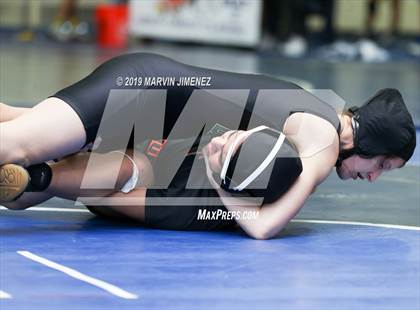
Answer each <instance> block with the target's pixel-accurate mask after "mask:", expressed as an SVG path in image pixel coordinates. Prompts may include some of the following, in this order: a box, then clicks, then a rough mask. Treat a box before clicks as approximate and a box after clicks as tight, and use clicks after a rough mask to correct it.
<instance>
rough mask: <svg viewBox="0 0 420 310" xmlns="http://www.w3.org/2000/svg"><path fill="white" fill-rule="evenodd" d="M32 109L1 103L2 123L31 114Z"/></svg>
mask: <svg viewBox="0 0 420 310" xmlns="http://www.w3.org/2000/svg"><path fill="white" fill-rule="evenodd" d="M30 110H31V108H24V107H12V106H10V105H7V104H5V103H2V102H0V122H8V121H11V120H14V119H15V118H18V117H19V116H21V115H23V114H25V113H27V112H29V111H30Z"/></svg>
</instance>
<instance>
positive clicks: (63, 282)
mask: <svg viewBox="0 0 420 310" xmlns="http://www.w3.org/2000/svg"><path fill="white" fill-rule="evenodd" d="M64 204H65V203H64ZM57 206H59V201H58V205H57ZM50 210H51V211H48V209H47V208H35V209H33V210H32V211H31V210H28V211H23V212H13V211H5V210H2V211H1V212H0V214H1V216H0V229H1V231H0V232H1V257H0V258H1V260H0V266H1V290H2V299H1V300H0V302H1V309H4V310H7V309H68V308H72V309H75V308H77V309H93V308H100V309H131V308H132V309H236V308H238V309H239V308H240V309H305V310H306V309H390V310H391V309H392V310H395V309H413V310H415V309H419V307H420V302H419V300H420V299H419V297H420V280H419V274H420V257H419V256H420V242H419V241H420V232H419V228H415V227H411V228H410V227H405V226H395V227H392V226H386V225H385V226H381V225H379V226H369V225H368V226H361V225H357V223H355V224H354V225H353V224H352V225H343V224H340V223H339V222H336V223H334V222H331V223H326V224H322V223H317V222H315V223H310V222H307V221H302V222H301V221H297V222H294V223H291V224H289V225H288V226H287V228H286V229H285V230H284V231H283V232H282V233H281V235H280V236H279V237H278V238H276V239H273V240H268V241H257V240H252V239H250V238H248V237H246V236H245V235H244V234H243V233H241V232H239V231H229V232H177V231H162V230H152V229H145V228H142V227H139V226H132V225H127V224H119V223H110V222H105V221H102V220H99V219H97V218H94V217H92V216H91V215H90V214H89V213H87V212H85V211H84V210H80V209H64V210H67V211H63V210H59V209H58V210H57V209H50ZM347 224H348V223H347ZM372 225H373V224H372ZM407 228H410V229H407Z"/></svg>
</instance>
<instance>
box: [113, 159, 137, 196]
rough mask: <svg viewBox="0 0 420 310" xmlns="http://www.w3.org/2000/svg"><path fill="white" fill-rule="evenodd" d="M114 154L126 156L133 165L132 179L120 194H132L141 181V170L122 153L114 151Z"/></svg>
mask: <svg viewBox="0 0 420 310" xmlns="http://www.w3.org/2000/svg"><path fill="white" fill-rule="evenodd" d="M112 153H121V154H124V156H125V157H127V158H128V159H129V160H130V161H131V163H132V164H133V173H132V174H131V178H130V179H129V180H128V181H127V182H126V183H125V184H124V186H123V187H122V188H121V189H120V192H123V193H125V194H127V193H129V192H131V191H132V190H133V189H135V188H136V185H137V182H138V180H139V168H138V167H137V165H136V163H135V162H134V160H133V159H132V158H131V157H130V156H128V155H127V154H125V153H124V152H121V151H113V152H112Z"/></svg>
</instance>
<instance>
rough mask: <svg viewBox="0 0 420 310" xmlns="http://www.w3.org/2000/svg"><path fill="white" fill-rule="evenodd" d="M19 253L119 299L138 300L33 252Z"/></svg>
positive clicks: (121, 290) (112, 286) (134, 296)
mask: <svg viewBox="0 0 420 310" xmlns="http://www.w3.org/2000/svg"><path fill="white" fill-rule="evenodd" d="M17 253H18V254H20V255H22V256H24V257H26V258H28V259H30V260H33V261H35V262H38V263H40V264H42V265H45V266H47V267H50V268H52V269H55V270H58V271H61V272H63V273H65V274H67V275H68V276H70V277H72V278H75V279H77V280H80V281H83V282H86V283H89V284H91V285H93V286H96V287H99V288H101V289H103V290H105V291H107V292H108V293H110V294H112V295H115V296H117V297H120V298H124V299H137V298H138V296H137V295H135V294H132V293H129V292H127V291H125V290H123V289H121V288H119V287H117V286H115V285H112V284H109V283H107V282H104V281H102V280H98V279H95V278H92V277H90V276H87V275H85V274H83V273H81V272H79V271H77V270H74V269H71V268H69V267H66V266H63V265H60V264H57V263H55V262H53V261H50V260H48V259H46V258H43V257H41V256H38V255H35V254H33V253H31V252H28V251H17Z"/></svg>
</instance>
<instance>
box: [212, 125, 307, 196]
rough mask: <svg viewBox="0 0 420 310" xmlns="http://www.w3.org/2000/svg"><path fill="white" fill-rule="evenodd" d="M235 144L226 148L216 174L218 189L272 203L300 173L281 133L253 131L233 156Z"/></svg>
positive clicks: (292, 150)
mask: <svg viewBox="0 0 420 310" xmlns="http://www.w3.org/2000/svg"><path fill="white" fill-rule="evenodd" d="M237 143H239V142H238V140H236V141H235V142H234V143H232V145H231V146H230V148H229V150H228V152H227V154H226V158H225V162H224V163H223V167H222V171H221V173H220V178H221V179H222V184H221V187H222V188H223V189H225V190H227V191H229V192H230V193H232V194H235V193H236V194H239V195H242V194H244V193H245V194H247V195H248V196H252V197H264V200H263V202H264V203H270V202H274V201H276V200H277V199H278V198H280V197H281V196H282V195H283V194H284V193H285V192H286V191H287V190H288V189H289V188H290V187H291V186H292V184H293V183H294V182H295V180H296V179H297V177H298V176H299V175H300V174H301V172H302V163H301V161H300V158H299V154H298V152H297V151H296V149H295V147H294V146H293V144H292V143H290V142H289V141H288V140H287V138H286V136H285V135H284V134H283V133H281V132H278V131H275V130H273V129H270V128H268V127H265V126H260V127H257V128H254V129H252V130H251V134H250V136H248V137H247V139H246V140H245V141H244V142H243V143H242V145H241V146H240V147H239V148H238V150H237V151H236V152H235V154H233V150H234V148H235V145H237Z"/></svg>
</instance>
